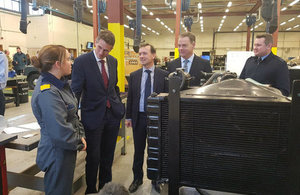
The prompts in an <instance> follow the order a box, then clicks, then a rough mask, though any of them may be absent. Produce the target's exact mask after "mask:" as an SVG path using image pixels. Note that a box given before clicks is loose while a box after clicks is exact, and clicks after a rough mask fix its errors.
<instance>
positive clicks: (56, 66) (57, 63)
mask: <svg viewBox="0 0 300 195" xmlns="http://www.w3.org/2000/svg"><path fill="white" fill-rule="evenodd" d="M53 66H55V68H57V69H60V67H61V63H60V61H56V62H55V64H53Z"/></svg>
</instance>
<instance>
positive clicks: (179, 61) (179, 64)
mask: <svg viewBox="0 0 300 195" xmlns="http://www.w3.org/2000/svg"><path fill="white" fill-rule="evenodd" d="M176 68H181V57H179V58H177V62H176ZM176 68H175V70H176Z"/></svg>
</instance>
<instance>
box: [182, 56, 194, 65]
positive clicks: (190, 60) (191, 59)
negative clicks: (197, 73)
mask: <svg viewBox="0 0 300 195" xmlns="http://www.w3.org/2000/svg"><path fill="white" fill-rule="evenodd" d="M194 56H195V54H193V55H191V57H189V58H188V59H187V60H189V63H190V62H191V63H192V62H193V60H194ZM184 60H185V59H184V58H183V57H181V64H183V63H184Z"/></svg>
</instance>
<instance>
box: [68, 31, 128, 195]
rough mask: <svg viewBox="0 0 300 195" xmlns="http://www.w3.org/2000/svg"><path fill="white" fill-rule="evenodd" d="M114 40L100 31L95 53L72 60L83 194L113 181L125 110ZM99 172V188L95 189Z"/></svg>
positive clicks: (111, 35)
mask: <svg viewBox="0 0 300 195" xmlns="http://www.w3.org/2000/svg"><path fill="white" fill-rule="evenodd" d="M114 43H115V37H114V35H113V33H112V32H110V31H108V30H102V31H101V32H100V33H99V35H98V37H97V39H96V43H95V47H96V48H95V50H93V51H92V52H89V53H87V54H83V55H81V56H79V57H78V58H76V59H75V62H74V66H73V71H72V85H71V86H72V89H73V91H74V93H75V95H76V97H77V99H78V100H79V99H81V120H82V123H83V125H84V129H85V135H86V142H87V145H88V147H87V156H86V184H87V189H86V192H85V193H86V194H88V193H96V192H97V191H98V190H100V189H101V188H102V187H103V186H104V185H105V183H107V182H110V181H111V180H112V173H111V166H112V163H113V159H114V150H115V146H116V141H117V136H118V132H119V126H120V120H121V118H122V117H123V116H124V113H125V108H124V105H123V104H122V102H121V98H120V94H119V87H118V86H117V83H118V78H117V76H118V74H117V65H118V62H117V59H115V58H114V57H112V56H111V55H109V52H110V51H111V50H112V49H113V46H114ZM98 172H99V187H98V189H96V183H97V174H98Z"/></svg>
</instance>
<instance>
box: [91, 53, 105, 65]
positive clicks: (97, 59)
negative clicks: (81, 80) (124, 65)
mask: <svg viewBox="0 0 300 195" xmlns="http://www.w3.org/2000/svg"><path fill="white" fill-rule="evenodd" d="M93 53H94V56H95V58H96V61H97V62H100V61H101V59H100V58H98V57H97V55H96V52H95V50H93ZM102 60H104V62H105V63H106V58H103V59H102Z"/></svg>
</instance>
